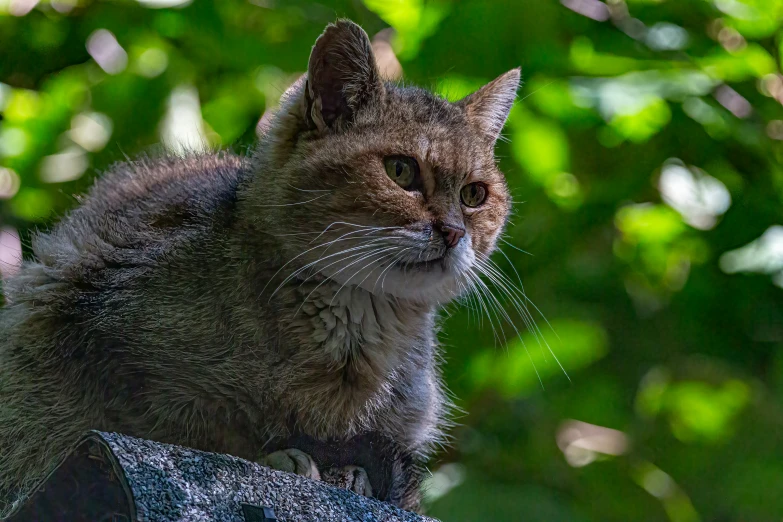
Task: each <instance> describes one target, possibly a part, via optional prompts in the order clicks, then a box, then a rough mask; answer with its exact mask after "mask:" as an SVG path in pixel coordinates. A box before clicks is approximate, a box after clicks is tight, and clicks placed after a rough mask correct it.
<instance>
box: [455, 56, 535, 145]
mask: <svg viewBox="0 0 783 522" xmlns="http://www.w3.org/2000/svg"><path fill="white" fill-rule="evenodd" d="M519 79H520V69H519V67H517V68H516V69H511V70H510V71H508V72H507V73H505V74H502V75H500V76H498V77H497V78H495V79H494V80H492V81H491V82H489V83H488V84H486V85H485V86H484V87H482V88H481V89H479V90H477V91H476V92H474V93H473V94H470V95H468V96H467V97H466V98H463V99H462V100H460V101H459V102H457V103H458V104H459V105H462V106H463V107H464V108H465V112H466V114H467V116H468V120H469V121H470V122H471V123H472V124H473V125H475V126H476V127H477V128H478V129H479V130H480V131H481V132H482V133H483V134H484V135H485V136H486V137H487V139H489V140H490V141H491V142H492V143H495V141H496V140H497V139H498V136H500V131H501V130H503V125H505V123H506V119H507V118H508V113H509V112H510V111H511V106H512V105H513V104H514V99H515V98H516V96H517V89H518V88H519Z"/></svg>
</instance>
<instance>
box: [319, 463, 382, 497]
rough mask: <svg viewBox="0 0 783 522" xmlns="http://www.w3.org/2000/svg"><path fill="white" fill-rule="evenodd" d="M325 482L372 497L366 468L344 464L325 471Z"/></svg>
mask: <svg viewBox="0 0 783 522" xmlns="http://www.w3.org/2000/svg"><path fill="white" fill-rule="evenodd" d="M323 480H324V482H326V483H328V484H332V485H333V486H338V487H341V488H345V489H347V490H349V491H353V492H354V493H356V494H358V495H362V496H365V497H372V486H371V485H370V478H369V477H368V476H367V472H366V471H364V468H360V467H359V466H344V467H342V468H332V469H329V470H327V471H324V478H323Z"/></svg>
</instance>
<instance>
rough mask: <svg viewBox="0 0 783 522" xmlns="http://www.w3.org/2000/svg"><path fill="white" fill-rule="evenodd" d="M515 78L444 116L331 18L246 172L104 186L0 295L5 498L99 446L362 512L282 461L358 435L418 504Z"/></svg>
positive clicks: (492, 228)
mask: <svg viewBox="0 0 783 522" xmlns="http://www.w3.org/2000/svg"><path fill="white" fill-rule="evenodd" d="M519 81H520V71H519V69H513V70H511V71H509V72H507V73H505V74H503V75H501V76H499V77H498V78H497V79H495V80H494V81H492V82H490V83H489V84H487V85H485V86H484V87H482V88H480V89H479V90H478V91H476V92H474V93H473V94H470V95H468V96H467V97H466V98H464V99H462V100H460V101H458V102H449V101H446V100H445V99H442V98H440V97H438V96H436V95H434V94H432V93H431V92H428V91H426V90H423V89H419V88H414V87H402V86H399V85H395V84H393V83H390V82H387V81H385V80H384V79H383V78H381V76H380V73H379V71H378V67H377V65H376V62H375V58H374V56H373V52H372V49H371V46H370V41H369V39H368V37H367V34H366V33H365V32H364V31H363V30H362V29H361V28H360V27H359V26H358V25H356V24H354V23H352V22H350V21H348V20H338V21H337V22H335V23H333V24H330V25H329V26H327V28H326V29H325V31H324V32H323V34H322V35H321V36H320V37H319V38H318V39H317V41H316V43H315V45H314V47H313V49H312V53H311V55H310V59H309V64H308V69H307V72H306V74H305V75H303V76H302V77H301V78H300V79H299V80H298V81H297V82H295V83H294V84H293V85H292V86H291V87H290V88H289V89H288V90H287V91H286V92H285V93H284V94H283V97H282V99H281V104H280V108H279V110H278V111H277V113H276V115H275V116H274V117H273V119H272V120H271V121H270V122H269V123H268V125H267V126H266V127H265V129H264V135H263V136H262V137H261V139H260V141H259V144H258V145H257V148H256V149H255V151H254V152H253V153H252V154H249V155H248V156H247V157H239V156H236V155H233V154H230V153H228V152H214V153H203V154H190V155H180V156H173V155H168V156H165V155H164V156H163V157H161V158H157V159H151V158H147V157H143V158H140V159H137V160H133V161H129V162H126V163H122V164H118V165H116V166H114V167H113V168H111V169H110V171H109V172H107V173H106V174H105V175H104V176H102V177H101V179H99V180H98V181H97V182H96V183H95V185H94V186H93V188H92V189H91V190H90V192H89V194H88V195H87V196H86V197H84V198H83V199H82V200H81V203H80V205H79V206H78V207H77V208H75V209H74V210H73V211H72V212H71V213H70V214H69V215H68V216H67V217H65V218H64V219H63V220H62V221H61V222H60V223H59V224H57V225H56V226H55V227H54V228H53V229H52V230H51V231H50V232H47V233H39V234H37V235H36V236H35V237H34V239H33V252H34V257H35V258H34V260H29V261H26V262H25V263H24V266H23V268H22V269H21V271H20V272H19V273H18V274H17V275H16V276H14V277H12V278H10V279H9V281H8V282H7V285H6V289H5V290H6V299H7V303H6V306H5V307H4V308H3V309H2V310H1V311H0V492H4V493H5V497H6V498H7V499H8V498H11V495H12V492H18V491H20V490H24V489H25V488H27V487H29V486H30V485H31V484H33V483H35V482H36V480H38V479H40V478H41V477H42V476H43V475H45V474H46V472H47V471H49V470H50V469H51V468H52V466H53V465H54V464H56V462H57V461H58V459H60V458H61V457H62V455H63V453H64V452H65V451H66V450H67V448H68V447H69V446H70V445H71V444H72V443H73V442H74V441H75V440H77V439H78V438H79V437H80V436H81V435H82V434H83V433H84V432H85V431H86V430H89V429H100V430H106V431H117V432H121V433H124V434H128V435H134V436H139V437H144V438H149V439H154V440H158V441H163V442H171V443H175V444H180V445H186V446H191V447H195V448H199V449H202V450H208V451H215V452H220V453H228V454H232V455H235V456H239V457H243V458H248V459H259V458H261V459H262V462H264V463H265V464H267V465H270V466H272V467H275V468H278V469H284V470H288V471H293V472H296V473H299V474H302V475H305V476H309V477H311V478H314V479H318V478H323V479H324V480H327V479H328V480H332V481H336V482H341V483H343V485H344V486H345V487H349V488H351V489H353V490H354V491H356V492H358V493H361V494H365V495H371V494H372V481H371V480H369V479H368V477H367V475H366V471H365V470H364V469H363V468H362V467H359V466H357V465H356V464H357V462H350V463H349V464H348V465H346V466H344V467H340V468H339V469H336V470H335V469H332V470H324V469H319V465H318V462H317V461H316V460H314V459H313V457H312V455H311V454H309V453H307V452H305V451H304V450H303V449H302V448H301V447H300V448H297V447H296V446H295V445H294V444H296V441H297V440H303V439H301V437H306V438H307V440H310V441H325V442H324V443H327V442H326V441H328V443H329V444H335V443H336V444H338V445H339V444H340V441H349V440H353V439H356V438H357V437H359V438H361V437H364V436H365V435H367V434H376V435H379V436H381V437H383V438H384V440H387V441H392V443H393V444H394V447H395V448H396V449H395V450H394V451H397V452H402V453H401V454H404V458H403V459H402V460H400V462H403V463H404V464H401V465H400V466H398V467H403V468H405V469H404V470H403V471H402V473H407V476H406V477H405V478H404V480H403V482H404V485H402V486H400V488H402V489H403V491H397V492H387V493H385V497H386V499H387V500H391V501H393V502H394V503H396V504H398V505H399V506H400V507H402V508H405V509H410V510H417V509H419V494H418V482H419V480H420V475H421V473H420V471H419V470H420V469H421V465H422V464H423V463H424V462H425V461H426V459H427V458H428V457H429V456H431V455H432V453H433V451H434V449H435V447H436V446H437V445H438V444H439V443H441V442H442V440H443V437H444V429H445V428H446V426H447V424H448V417H449V415H448V414H449V409H450V405H449V404H450V403H449V400H448V398H447V393H446V391H445V388H444V385H443V382H442V380H441V376H440V370H439V364H440V352H439V348H438V345H437V341H436V316H437V313H438V310H439V309H440V307H442V306H444V305H445V304H447V303H448V302H450V301H452V300H454V299H455V298H457V297H459V296H460V295H462V294H464V293H465V292H466V291H467V290H468V288H470V287H471V286H472V282H473V278H474V277H475V274H474V270H473V269H474V265H475V264H476V263H477V262H478V260H480V259H483V258H486V257H488V256H489V255H490V254H491V253H492V251H493V250H494V249H495V247H496V242H497V240H498V237H499V235H500V234H501V232H502V230H503V228H504V226H505V224H506V221H507V218H508V215H509V208H510V196H509V192H508V189H507V185H506V182H505V178H504V175H503V174H502V173H501V172H500V170H499V169H498V167H497V165H496V161H495V157H494V147H495V142H496V140H497V139H498V137H499V135H500V132H501V130H502V128H503V126H504V124H505V120H506V119H507V117H508V114H509V111H510V109H511V106H512V104H513V101H514V99H515V96H516V91H517V88H518V85H519ZM288 444H291V445H292V446H288ZM305 446H307V445H305ZM381 446H382V445H381ZM308 447H310V448H311V449H310V450H308V451H310V452H311V453H312V454H313V455H315V454H316V453H319V451H318V450H317V448H315V446H312V444H311V445H309V446H308ZM305 449H307V448H305ZM344 457H345V455H343V457H341V458H342V462H341V463H340V466H343V465H344V464H346V462H345V461H346V458H344ZM378 458H381V459H382V458H392V457H388V456H387V455H379V457H378ZM395 458H396V457H395ZM348 460H350V456H349V457H348ZM322 475H323V476H322ZM329 477H331V478H329ZM335 477H337V478H335ZM340 477H341V478H340ZM346 477H347V478H346ZM395 480H396V479H395ZM394 483H396V482H394ZM376 489H378V488H377V487H376ZM387 489H388V488H387ZM376 493H377V491H376ZM0 495H1V494H0Z"/></svg>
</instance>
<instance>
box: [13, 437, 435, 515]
mask: <svg viewBox="0 0 783 522" xmlns="http://www.w3.org/2000/svg"><path fill="white" fill-rule="evenodd" d="M264 508H269V509H267V510H264ZM271 513H274V517H275V518H268V517H269V516H270V515H271ZM7 520H9V521H11V522H22V521H25V522H27V521H37V520H46V521H50V520H51V521H60V520H63V521H65V520H68V521H79V520H85V521H87V520H89V521H107V522H108V521H112V522H119V521H134V522H135V521H138V522H174V521H183V522H184V521H188V522H191V521H192V522H199V521H207V520H210V521H211V520H219V521H226V522H255V521H264V520H278V521H311V520H317V521H332V520H333V521H362V522H365V521H375V520H378V521H390V522H391V521H400V522H414V521H416V522H426V521H428V520H429V521H432V519H428V518H426V517H422V516H419V515H416V514H414V513H410V512H407V511H403V510H400V509H398V508H396V507H394V506H392V505H390V504H387V503H384V502H380V501H378V500H375V499H369V498H365V497H361V496H358V495H356V494H354V493H352V492H350V491H347V490H344V489H340V488H335V487H332V486H328V485H326V484H323V483H321V482H317V481H314V480H310V479H306V478H304V477H300V476H297V475H293V474H291V473H285V472H281V471H275V470H272V469H269V468H266V467H263V466H260V465H259V464H256V463H253V462H248V461H246V460H243V459H239V458H236V457H231V456H229V455H220V454H216V453H206V452H202V451H197V450H193V449H188V448H183V447H179V446H173V445H170V444H162V443H158V442H152V441H149V440H143V439H137V438H134V437H128V436H125V435H120V434H116V433H103V432H91V433H90V434H88V435H87V436H85V438H84V439H82V441H80V442H79V443H78V444H77V445H76V446H75V447H74V448H73V450H72V451H71V452H70V454H69V455H68V457H67V458H66V459H65V460H64V461H63V462H62V463H61V464H60V466H59V467H58V468H57V469H56V470H55V471H54V472H53V473H52V474H51V475H50V476H49V477H48V478H47V479H46V480H45V481H43V483H42V484H41V485H40V486H39V487H38V488H36V490H35V491H34V492H32V493H31V494H29V495H27V496H26V501H25V502H23V503H22V504H20V505H19V506H17V508H16V509H15V510H14V512H13V513H12V514H11V515H10V518H8V519H7Z"/></svg>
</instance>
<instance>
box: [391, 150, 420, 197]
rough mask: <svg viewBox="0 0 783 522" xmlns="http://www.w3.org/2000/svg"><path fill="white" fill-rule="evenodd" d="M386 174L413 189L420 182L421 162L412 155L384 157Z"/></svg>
mask: <svg viewBox="0 0 783 522" xmlns="http://www.w3.org/2000/svg"><path fill="white" fill-rule="evenodd" d="M383 164H384V168H385V169H386V174H387V175H388V176H389V177H390V178H391V179H392V181H394V182H395V183H396V184H397V185H399V186H400V187H402V188H404V189H406V190H413V189H414V188H416V186H417V185H418V184H419V183H418V181H419V164H418V162H417V161H416V160H415V159H413V158H411V157H410V156H387V157H385V158H383Z"/></svg>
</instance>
